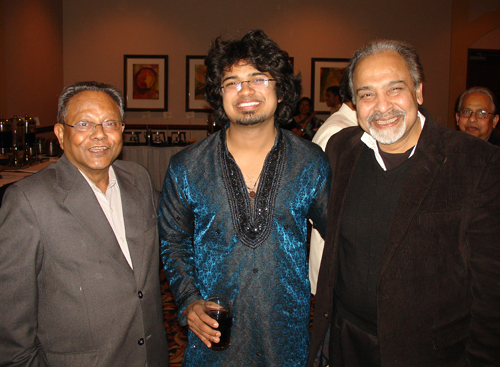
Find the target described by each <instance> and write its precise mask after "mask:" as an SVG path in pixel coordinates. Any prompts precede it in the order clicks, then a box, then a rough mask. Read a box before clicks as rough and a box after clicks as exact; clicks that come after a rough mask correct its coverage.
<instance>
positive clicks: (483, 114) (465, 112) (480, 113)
mask: <svg viewBox="0 0 500 367" xmlns="http://www.w3.org/2000/svg"><path fill="white" fill-rule="evenodd" d="M473 113H474V114H475V115H476V118H477V119H481V120H484V119H487V118H488V116H489V115H493V114H494V113H493V112H488V111H486V110H478V111H476V112H472V111H471V110H462V111H460V112H459V113H458V114H459V115H460V117H467V118H469V117H471V116H472V114H473Z"/></svg>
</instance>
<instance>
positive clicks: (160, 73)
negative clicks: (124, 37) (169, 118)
mask: <svg viewBox="0 0 500 367" xmlns="http://www.w3.org/2000/svg"><path fill="white" fill-rule="evenodd" d="M123 64H124V66H123V81H124V88H123V93H124V97H125V110H126V111H168V56H167V55H124V56H123Z"/></svg>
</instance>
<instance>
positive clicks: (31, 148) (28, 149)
mask: <svg viewBox="0 0 500 367" xmlns="http://www.w3.org/2000/svg"><path fill="white" fill-rule="evenodd" d="M24 145H25V157H26V159H27V160H28V161H30V160H32V159H33V158H36V121H35V119H34V118H32V117H30V116H29V115H28V114H26V116H25V117H24Z"/></svg>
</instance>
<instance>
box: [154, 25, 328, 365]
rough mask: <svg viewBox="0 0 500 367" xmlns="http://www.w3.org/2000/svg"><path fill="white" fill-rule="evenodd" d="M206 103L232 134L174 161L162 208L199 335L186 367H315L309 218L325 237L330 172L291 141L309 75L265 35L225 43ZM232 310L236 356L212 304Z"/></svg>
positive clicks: (193, 331)
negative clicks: (206, 304)
mask: <svg viewBox="0 0 500 367" xmlns="http://www.w3.org/2000/svg"><path fill="white" fill-rule="evenodd" d="M205 64H206V65H207V74H206V97H207V100H208V101H209V103H210V104H211V106H212V107H213V109H214V112H213V118H214V121H216V122H217V123H218V124H220V125H221V126H223V129H222V130H221V131H219V132H217V133H215V134H213V135H211V136H209V137H208V138H206V139H204V140H202V141H200V142H198V143H196V144H193V145H191V146H189V147H187V148H185V149H183V150H182V151H181V152H179V153H178V154H177V155H175V156H174V157H172V160H171V161H170V167H169V168H168V170H167V174H166V177H165V183H164V186H163V193H162V198H161V200H160V212H159V227H160V237H161V249H162V257H163V261H164V264H165V273H166V274H167V277H168V278H169V281H170V287H171V288H172V291H173V293H174V295H175V297H176V301H177V304H178V305H179V315H180V321H181V323H182V324H186V323H187V324H188V325H189V328H190V331H189V340H188V345H187V348H186V352H185V355H184V365H185V366H273V367H279V366H286V367H293V366H305V364H306V359H307V353H308V345H309V327H308V326H309V317H310V285H309V280H308V266H307V248H306V235H307V226H306V217H310V218H311V219H312V220H313V221H314V223H315V224H316V225H317V226H318V228H319V230H320V233H324V232H325V219H326V206H327V200H328V192H329V187H330V167H329V165H328V161H327V159H326V156H325V155H324V153H323V152H322V150H321V148H320V147H319V146H317V145H315V144H313V143H311V142H308V141H306V140H304V139H301V138H299V137H298V136H296V135H295V134H293V133H292V132H289V131H285V130H282V129H281V128H280V126H279V125H280V124H283V123H286V122H288V121H289V120H290V119H292V117H293V112H294V109H295V106H296V105H297V100H298V97H299V93H300V76H294V75H293V67H292V65H291V64H290V62H289V58H288V54H287V53H286V52H284V51H282V50H281V49H280V48H279V47H278V45H277V44H276V43H274V42H273V41H272V40H270V39H269V38H268V37H267V36H266V35H265V34H264V33H263V32H262V31H259V30H254V31H250V32H248V33H247V34H246V35H245V36H244V37H243V38H242V39H241V40H234V41H223V40H222V39H220V38H217V39H216V40H215V41H214V42H213V44H212V47H211V49H210V51H209V54H208V57H207V59H206V61H205ZM215 295H219V296H224V297H228V298H230V299H231V300H232V301H233V305H234V308H233V312H234V319H233V326H232V330H231V345H230V347H229V348H228V349H226V350H225V351H213V350H211V349H209V348H210V347H211V346H212V343H217V342H218V341H219V338H220V336H221V333H220V332H219V331H218V330H215V329H216V328H217V326H218V325H217V323H216V322H215V320H213V319H212V318H210V317H209V316H208V315H207V314H206V313H205V311H204V308H203V299H206V298H208V297H210V296H215Z"/></svg>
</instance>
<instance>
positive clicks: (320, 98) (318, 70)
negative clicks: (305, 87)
mask: <svg viewBox="0 0 500 367" xmlns="http://www.w3.org/2000/svg"><path fill="white" fill-rule="evenodd" d="M349 61H350V59H335V58H334V59H329V58H313V59H311V100H312V101H313V108H314V111H317V112H330V107H328V106H327V105H326V102H325V93H326V90H327V89H328V88H329V87H331V86H339V85H340V80H341V79H342V75H343V73H344V71H345V69H346V68H347V65H349Z"/></svg>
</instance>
